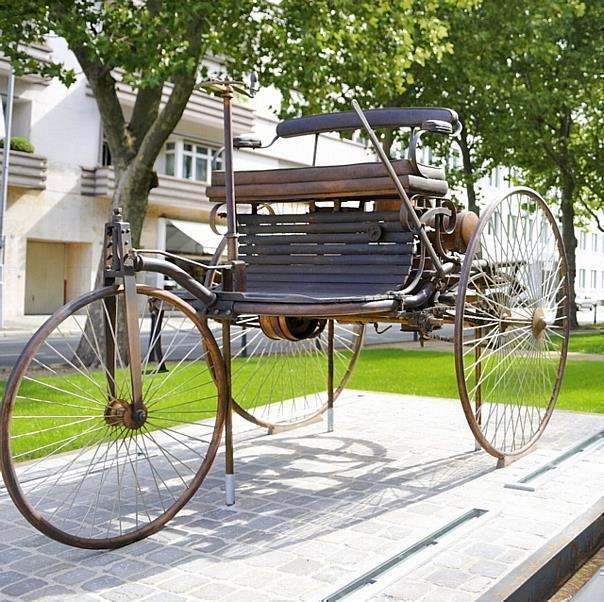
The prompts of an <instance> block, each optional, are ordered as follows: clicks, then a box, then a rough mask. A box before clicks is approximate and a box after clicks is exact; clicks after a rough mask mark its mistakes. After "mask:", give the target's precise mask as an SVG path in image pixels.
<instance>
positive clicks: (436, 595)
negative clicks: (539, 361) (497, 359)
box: [0, 391, 604, 602]
mask: <svg viewBox="0 0 604 602" xmlns="http://www.w3.org/2000/svg"><path fill="white" fill-rule="evenodd" d="M238 427H239V428H240V429H242V431H241V432H239V433H238V436H237V441H236V472H237V475H236V479H237V504H236V506H235V507H231V508H227V507H226V506H224V503H223V490H222V476H221V475H222V470H223V457H222V455H220V456H219V457H218V459H217V461H216V463H215V466H214V468H213V469H212V471H211V473H210V475H209V476H208V478H207V479H206V482H205V483H204V485H203V486H202V488H201V489H200V491H199V492H198V493H197V494H196V495H195V497H194V498H193V499H192V501H191V502H190V503H189V504H188V506H187V507H186V508H185V509H184V510H183V511H182V512H181V513H180V514H179V515H178V516H177V517H176V518H175V519H174V520H173V521H172V522H171V523H170V524H169V525H168V526H167V527H166V528H165V529H164V530H162V531H161V532H159V533H158V534H156V535H154V536H152V537H150V538H149V539H147V540H144V541H141V542H138V543H135V544H132V545H130V546H128V547H125V548H121V549H119V550H114V551H98V552H97V551H87V550H80V549H76V548H70V547H67V546H64V545H62V544H60V543H57V542H54V541H52V540H49V539H47V538H46V537H45V536H43V535H41V534H39V533H38V532H37V531H35V530H34V529H33V528H32V527H30V526H29V524H28V523H26V522H25V521H24V520H23V519H22V518H21V516H20V515H19V514H18V512H17V511H16V510H15V508H14V507H13V505H12V502H11V501H10V499H9V498H8V496H7V495H6V493H5V491H4V489H0V562H1V566H2V569H1V570H0V599H2V600H78V601H79V600H157V601H161V602H169V601H171V600H174V601H180V600H237V601H247V600H249V601H254V600H261V601H263V602H265V601H270V600H308V601H315V600H320V599H322V598H323V597H325V596H327V595H329V594H330V593H332V592H333V591H334V590H335V589H336V588H337V587H338V586H339V585H341V584H344V583H346V582H347V581H350V580H352V579H354V578H355V577H358V576H359V575H360V574H362V573H363V572H364V571H367V570H369V569H371V568H373V567H375V566H376V565H378V564H380V563H381V562H383V561H385V560H386V559H388V558H390V557H391V556H393V555H395V554H397V553H399V552H400V551H401V550H403V549H404V548H406V547H407V546H409V545H411V544H412V543H414V542H416V541H417V540H419V539H421V538H423V537H425V536H426V535H428V534H429V533H431V532H433V531H434V530H436V529H437V528H439V527H441V526H442V525H444V524H446V523H447V522H449V521H451V520H453V519H454V518H456V517H458V516H459V515H460V514H462V513H464V512H466V511H468V510H471V509H473V508H480V509H483V510H487V511H488V512H487V513H486V514H484V515H483V516H482V517H481V518H479V519H476V521H475V525H468V527H467V528H466V529H465V530H464V531H460V534H458V535H457V536H456V535H455V534H453V535H452V536H451V539H450V540H448V541H446V542H443V543H442V544H441V545H437V546H433V548H434V549H433V550H428V551H427V552H422V553H421V554H420V555H419V556H418V557H417V558H415V559H414V560H413V559H412V560H410V561H409V562H407V563H404V564H403V565H401V566H400V567H399V568H397V569H396V570H395V571H392V572H391V573H389V574H386V575H385V576H384V577H383V579H380V580H379V581H378V583H377V585H375V586H373V588H372V589H371V591H370V592H369V591H367V592H365V593H361V594H358V595H357V599H362V598H370V599H376V600H423V601H429V600H437V601H438V602H443V601H448V600H452V601H456V600H461V601H466V600H476V599H477V598H478V597H479V596H480V594H481V593H483V592H485V591H487V590H488V589H489V588H490V587H491V586H492V585H493V584H494V583H495V582H496V581H497V580H498V579H500V578H502V577H503V576H504V575H505V574H507V573H508V572H509V571H510V570H512V569H513V568H514V567H516V566H518V565H519V564H520V563H521V562H522V561H523V560H524V559H526V558H527V557H528V556H529V555H530V554H531V553H532V552H534V551H535V550H537V549H539V548H540V547H542V546H543V545H545V544H546V543H547V542H548V541H549V540H550V539H551V538H553V537H555V536H556V534H557V533H559V532H560V531H562V530H563V529H564V527H565V526H566V525H568V524H569V523H570V522H572V521H573V520H574V519H575V518H576V517H577V516H579V515H581V514H582V513H583V512H584V511H586V510H587V509H588V508H590V507H592V506H593V505H594V504H602V489H603V487H602V484H603V483H604V463H602V462H601V461H598V460H597V458H598V453H600V454H601V449H600V450H597V449H596V450H591V451H587V452H584V453H582V454H578V455H577V456H576V457H574V458H573V459H571V460H569V461H567V462H566V463H564V464H563V465H561V466H560V467H559V468H558V469H556V470H554V471H550V472H549V473H547V474H546V475H545V476H544V477H542V478H540V479H539V480H538V482H537V486H536V490H535V491H534V492H527V491H518V490H513V489H506V488H504V484H505V483H509V482H512V481H515V480H517V479H518V478H521V477H522V476H524V475H525V474H527V473H528V472H531V471H532V470H534V469H535V468H537V467H539V466H540V465H542V464H543V463H544V462H546V461H549V460H551V459H553V458H554V457H556V455H558V454H559V453H560V452H561V451H564V450H566V449H568V448H569V447H571V446H572V445H574V444H576V443H578V442H580V441H582V440H584V439H586V438H588V437H590V436H592V435H593V434H595V433H598V432H600V431H602V430H603V429H604V416H599V415H588V414H580V413H569V412H561V411H559V412H556V413H554V416H553V418H552V421H551V423H550V425H549V426H548V428H547V429H546V431H545V434H544V436H543V437H542V439H541V441H540V444H539V446H538V447H537V449H536V450H535V451H534V452H532V453H531V454H529V455H527V456H525V457H523V458H521V459H520V460H518V461H517V462H515V463H513V464H511V465H510V466H508V467H506V468H504V469H500V470H496V469H495V461H494V459H493V458H491V457H490V456H488V455H487V454H485V453H483V452H474V451H473V449H474V441H473V438H472V436H471V434H470V430H469V428H468V427H467V425H466V423H465V420H464V417H463V413H462V410H461V407H460V405H459V402H457V401H453V400H444V399H432V398H419V397H408V396H397V395H388V394H377V393H360V392H355V391H347V392H346V393H345V394H344V395H343V396H342V398H341V399H340V400H339V401H338V404H337V411H336V430H335V432H333V433H326V432H325V430H324V425H323V424H322V423H318V424H314V425H311V426H309V427H306V428H304V429H298V430H295V431H290V432H286V433H281V434H279V435H273V436H266V435H263V434H261V433H260V432H259V431H252V432H250V431H245V432H244V431H243V426H242V425H241V424H239V425H238Z"/></svg>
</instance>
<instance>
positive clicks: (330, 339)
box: [327, 320, 334, 433]
mask: <svg viewBox="0 0 604 602" xmlns="http://www.w3.org/2000/svg"><path fill="white" fill-rule="evenodd" d="M333 346H334V324H333V320H329V321H328V322H327V432H328V433H333V398H334V391H333Z"/></svg>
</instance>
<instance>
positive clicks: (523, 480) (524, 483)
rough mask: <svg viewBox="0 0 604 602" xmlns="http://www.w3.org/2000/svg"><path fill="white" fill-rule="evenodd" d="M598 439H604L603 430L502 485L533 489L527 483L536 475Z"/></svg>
mask: <svg viewBox="0 0 604 602" xmlns="http://www.w3.org/2000/svg"><path fill="white" fill-rule="evenodd" d="M600 441H604V431H600V432H599V433H596V434H595V435H592V436H591V437H589V438H588V439H585V440H584V441H581V443H578V444H577V445H574V446H573V447H571V448H570V449H568V450H566V451H565V452H564V453H562V454H560V455H559V456H557V457H556V458H554V459H553V460H551V461H550V462H546V463H545V464H543V465H542V466H540V467H539V468H537V469H536V470H533V471H532V472H530V473H529V474H527V475H526V476H524V477H522V478H521V479H518V480H517V481H514V482H512V483H506V484H505V485H504V487H505V488H507V489H519V490H520V491H535V486H534V485H528V484H527V483H529V482H530V481H533V480H535V479H536V478H537V477H540V476H541V475H544V474H546V473H548V472H550V471H551V470H555V469H556V468H558V466H560V464H562V463H563V462H566V461H567V460H569V459H570V458H572V457H573V456H576V455H577V454H579V453H581V452H584V451H586V450H587V449H589V448H590V447H592V446H594V445H596V444H597V443H599V442H600Z"/></svg>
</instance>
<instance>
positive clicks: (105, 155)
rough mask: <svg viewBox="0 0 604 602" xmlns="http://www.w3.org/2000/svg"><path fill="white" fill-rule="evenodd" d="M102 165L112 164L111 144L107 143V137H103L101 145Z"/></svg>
mask: <svg viewBox="0 0 604 602" xmlns="http://www.w3.org/2000/svg"><path fill="white" fill-rule="evenodd" d="M101 165H103V166H107V165H112V163H111V151H110V150H109V144H107V140H105V139H103V146H102V147H101Z"/></svg>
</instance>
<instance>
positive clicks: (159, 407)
mask: <svg viewBox="0 0 604 602" xmlns="http://www.w3.org/2000/svg"><path fill="white" fill-rule="evenodd" d="M587 336H588V337H589V336H590V335H587ZM595 336H601V335H595ZM585 340H589V338H587V339H585ZM591 348H593V345H592V347H591ZM262 361H263V363H264V368H265V369H266V368H267V367H268V366H267V362H268V363H269V364H270V362H271V361H272V360H271V358H264V359H263V360H262ZM296 361H303V360H299V359H298V360H296V359H292V361H291V363H290V367H289V371H291V372H293V373H297V372H300V373H302V370H301V369H300V368H301V367H300V366H297V365H296ZM237 367H238V366H237V363H236V364H235V365H234V366H233V368H234V372H235V370H236V368H237ZM257 367H258V366H256V365H254V363H253V362H250V363H246V364H245V365H242V366H241V368H242V369H241V370H240V371H239V374H238V377H239V378H238V380H239V382H240V383H244V384H245V387H246V388H249V387H251V393H252V394H251V395H250V398H251V399H253V400H254V403H258V402H259V399H260V398H263V397H264V395H263V393H264V390H265V389H264V384H263V381H262V374H263V373H262V371H258V370H257V369H256V368H257ZM181 368H182V369H181V370H179V371H177V372H176V373H172V374H171V376H170V378H167V379H166V378H165V375H157V376H152V377H149V376H147V377H146V385H147V386H150V388H151V391H152V392H153V396H152V397H153V401H152V402H151V403H150V405H149V406H148V409H149V411H150V412H149V414H150V418H149V422H148V424H147V427H148V428H149V429H150V430H154V429H160V428H162V427H174V426H176V425H178V424H186V423H191V422H196V421H199V420H203V419H207V418H209V417H211V416H212V415H213V414H214V412H215V399H214V392H215V388H214V386H213V384H212V379H211V376H210V374H209V371H208V368H207V366H206V365H205V364H201V365H200V363H199V362H197V363H194V364H193V363H192V364H190V365H187V366H181ZM317 368H319V367H317ZM304 372H305V373H306V372H307V371H304ZM168 374H170V373H168ZM324 374H325V373H324V371H323V370H322V369H317V371H316V379H308V380H304V381H303V382H299V383H298V385H297V386H296V389H297V394H298V395H300V394H302V393H310V392H312V391H323V390H324V389H325V380H324ZM122 376H124V377H126V376H127V374H123V375H122ZM125 380H126V381H127V380H128V379H127V378H126V379H125ZM95 381H96V382H97V384H96V385H95V384H93V383H91V382H90V380H87V379H84V378H83V377H79V376H78V375H74V374H69V375H57V376H46V377H44V378H40V379H38V380H37V382H36V381H27V382H26V381H24V383H23V385H22V388H21V389H20V396H21V399H20V400H19V401H18V404H17V406H18V409H17V410H16V412H15V414H14V416H13V429H12V436H13V438H12V445H13V454H15V455H17V456H20V459H21V460H27V459H31V458H33V457H37V456H39V455H45V454H48V453H51V452H63V451H69V450H70V449H77V448H79V447H82V446H86V445H90V444H92V443H94V442H97V441H99V440H102V439H103V438H105V437H108V436H111V437H112V438H115V437H116V436H118V437H119V436H120V434H119V429H118V432H116V431H115V430H113V428H114V427H110V428H109V430H110V431H111V430H113V435H110V434H109V432H108V428H107V425H106V423H105V420H104V418H103V411H104V408H105V407H106V401H105V400H106V396H105V393H104V386H105V377H104V375H103V374H102V373H98V374H96V375H95ZM154 381H155V382H154ZM273 383H274V384H271V393H272V394H273V397H272V399H273V400H278V399H288V398H291V397H292V396H294V395H295V394H296V392H295V391H293V390H291V388H290V387H291V384H290V383H291V378H282V379H280V378H277V380H276V381H273ZM280 383H284V384H282V385H281V386H282V388H283V390H282V391H281V392H280V393H281V394H279V386H280ZM285 383H287V387H286V386H285ZM3 385H4V383H0V387H1V388H3ZM348 387H350V388H354V389H362V390H368V391H386V392H392V393H402V394H408V395H425V396H435V397H448V398H457V397H458V392H457V384H456V378H455V367H454V356H453V354H452V353H446V352H433V351H409V350H403V349H387V348H380V349H366V350H365V351H363V353H362V354H361V357H360V359H359V361H358V363H357V365H356V367H355V370H354V371H353V374H352V378H351V379H350V381H349V383H348ZM61 389H64V390H67V391H69V392H70V393H72V395H66V394H65V393H64V392H61ZM122 398H124V399H127V398H128V396H127V395H123V397H122ZM235 398H237V390H236V389H235ZM40 400H43V401H40ZM55 402H56V403H55ZM558 408H560V409H566V410H577V411H584V412H602V413H604V362H602V361H585V360H573V359H569V360H568V362H567V367H566V373H565V377H564V380H563V385H562V390H561V393H560V397H559V399H558ZM89 425H90V426H89ZM125 434H127V433H125ZM32 450H34V452H33V453H32ZM35 450H37V451H35Z"/></svg>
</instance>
